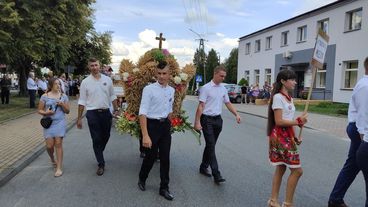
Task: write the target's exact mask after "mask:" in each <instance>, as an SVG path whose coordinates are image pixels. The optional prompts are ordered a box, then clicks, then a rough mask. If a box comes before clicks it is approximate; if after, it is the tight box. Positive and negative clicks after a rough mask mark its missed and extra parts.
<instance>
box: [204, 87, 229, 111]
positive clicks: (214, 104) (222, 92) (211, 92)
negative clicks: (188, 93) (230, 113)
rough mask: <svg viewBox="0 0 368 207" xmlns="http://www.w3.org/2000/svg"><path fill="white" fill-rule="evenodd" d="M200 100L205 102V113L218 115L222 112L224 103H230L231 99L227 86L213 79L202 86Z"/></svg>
mask: <svg viewBox="0 0 368 207" xmlns="http://www.w3.org/2000/svg"><path fill="white" fill-rule="evenodd" d="M199 101H200V102H203V103H204V109H203V114H204V115H208V116H217V115H220V114H221V112H222V105H223V104H224V103H229V102H230V99H229V95H228V93H227V90H226V88H225V86H223V85H220V84H219V85H216V84H215V83H214V82H213V81H211V82H209V83H207V84H206V85H204V86H203V87H202V88H201V90H200V93H199Z"/></svg>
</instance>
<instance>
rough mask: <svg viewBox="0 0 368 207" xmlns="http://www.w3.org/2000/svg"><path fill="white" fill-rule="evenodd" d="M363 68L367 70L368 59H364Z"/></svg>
mask: <svg viewBox="0 0 368 207" xmlns="http://www.w3.org/2000/svg"><path fill="white" fill-rule="evenodd" d="M364 67H365V69H368V57H366V58H365V60H364Z"/></svg>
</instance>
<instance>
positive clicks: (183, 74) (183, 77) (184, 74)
mask: <svg viewBox="0 0 368 207" xmlns="http://www.w3.org/2000/svg"><path fill="white" fill-rule="evenodd" d="M179 76H180V78H181V80H182V81H186V80H187V79H188V74H186V73H180V74H179Z"/></svg>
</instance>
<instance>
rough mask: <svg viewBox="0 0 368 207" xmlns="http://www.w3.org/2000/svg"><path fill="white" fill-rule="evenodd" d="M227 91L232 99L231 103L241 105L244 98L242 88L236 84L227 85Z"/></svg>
mask: <svg viewBox="0 0 368 207" xmlns="http://www.w3.org/2000/svg"><path fill="white" fill-rule="evenodd" d="M224 86H225V88H226V89H227V93H228V95H229V98H230V102H232V103H241V102H242V96H241V86H238V85H235V84H226V85H224Z"/></svg>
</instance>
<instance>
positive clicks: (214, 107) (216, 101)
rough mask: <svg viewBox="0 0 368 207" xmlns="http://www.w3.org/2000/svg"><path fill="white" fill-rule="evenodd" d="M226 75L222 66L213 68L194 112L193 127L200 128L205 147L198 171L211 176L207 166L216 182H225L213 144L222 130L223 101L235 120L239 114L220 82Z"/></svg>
mask: <svg viewBox="0 0 368 207" xmlns="http://www.w3.org/2000/svg"><path fill="white" fill-rule="evenodd" d="M225 77H226V69H225V67H224V66H222V65H220V66H217V67H216V68H215V70H214V74H213V79H212V80H211V82H209V83H207V84H206V85H204V86H203V87H202V88H201V91H200V93H199V104H198V108H197V112H196V117H195V122H194V128H195V129H196V130H202V131H203V135H204V139H205V141H206V147H205V148H204V152H203V158H202V163H201V165H200V167H199V173H201V174H203V175H205V176H207V177H211V173H210V172H209V170H208V169H207V168H208V167H209V166H210V167H211V170H212V175H213V178H214V181H215V183H216V184H220V183H222V182H225V179H224V178H223V177H222V176H221V173H220V171H219V169H218V164H217V159H216V153H215V146H216V143H217V139H218V137H219V135H220V132H221V130H222V118H221V112H222V104H223V103H225V105H226V107H227V109H228V110H229V111H230V112H231V113H233V114H234V116H235V117H236V121H237V123H238V124H239V123H240V116H239V114H238V112H237V111H236V110H235V108H234V107H233V105H232V104H231V103H230V100H229V96H228V93H227V90H226V88H225V87H224V86H222V85H221V83H222V82H223V81H224V79H225Z"/></svg>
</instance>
